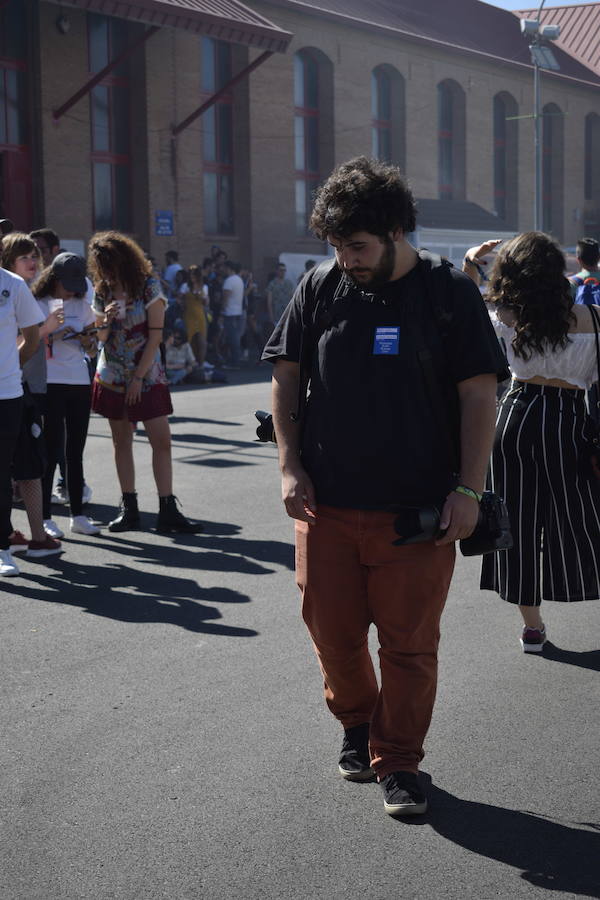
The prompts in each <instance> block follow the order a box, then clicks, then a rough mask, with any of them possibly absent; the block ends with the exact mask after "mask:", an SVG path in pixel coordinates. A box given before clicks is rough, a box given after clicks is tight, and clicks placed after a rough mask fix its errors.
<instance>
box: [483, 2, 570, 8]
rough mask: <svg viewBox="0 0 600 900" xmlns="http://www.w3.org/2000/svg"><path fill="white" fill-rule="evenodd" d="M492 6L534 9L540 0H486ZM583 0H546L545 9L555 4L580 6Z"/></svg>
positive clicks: (537, 6)
mask: <svg viewBox="0 0 600 900" xmlns="http://www.w3.org/2000/svg"><path fill="white" fill-rule="evenodd" d="M486 2H487V3H489V5H490V6H499V7H500V8H501V9H533V7H534V6H535V7H536V8H537V9H539V6H540V0H533V2H527V0H486ZM579 5H581V0H546V2H545V3H544V9H551V8H552V7H553V6H579Z"/></svg>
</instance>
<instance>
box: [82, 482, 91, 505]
mask: <svg viewBox="0 0 600 900" xmlns="http://www.w3.org/2000/svg"><path fill="white" fill-rule="evenodd" d="M91 499H92V489H91V487H90V486H89V484H86V483H85V481H84V482H83V493H82V495H81V502H82V504H83V505H84V506H85V504H86V503H89V502H90V501H91Z"/></svg>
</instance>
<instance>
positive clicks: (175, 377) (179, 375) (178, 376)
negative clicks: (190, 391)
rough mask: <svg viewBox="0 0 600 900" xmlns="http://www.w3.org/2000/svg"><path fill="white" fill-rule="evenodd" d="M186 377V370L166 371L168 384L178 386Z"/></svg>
mask: <svg viewBox="0 0 600 900" xmlns="http://www.w3.org/2000/svg"><path fill="white" fill-rule="evenodd" d="M186 375H187V369H167V378H168V380H169V384H179V382H180V381H183V379H184V378H185V376H186Z"/></svg>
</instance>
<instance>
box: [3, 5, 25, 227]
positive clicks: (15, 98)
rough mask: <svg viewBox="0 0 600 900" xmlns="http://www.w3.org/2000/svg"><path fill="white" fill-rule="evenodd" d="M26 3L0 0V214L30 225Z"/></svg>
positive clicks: (19, 225)
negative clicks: (1, 2)
mask: <svg viewBox="0 0 600 900" xmlns="http://www.w3.org/2000/svg"><path fill="white" fill-rule="evenodd" d="M29 30H30V29H29V23H28V14H27V7H26V4H24V3H22V2H20V0H8V2H7V3H3V4H0V218H10V219H12V220H13V221H14V222H15V223H16V224H17V227H18V228H20V229H21V230H24V231H26V230H28V229H29V228H30V227H31V219H32V187H33V184H32V172H31V144H30V140H31V138H30V127H29V126H30V123H29V114H30V111H29V103H28V78H29V73H28V69H29V59H28V48H27V34H28V31H29Z"/></svg>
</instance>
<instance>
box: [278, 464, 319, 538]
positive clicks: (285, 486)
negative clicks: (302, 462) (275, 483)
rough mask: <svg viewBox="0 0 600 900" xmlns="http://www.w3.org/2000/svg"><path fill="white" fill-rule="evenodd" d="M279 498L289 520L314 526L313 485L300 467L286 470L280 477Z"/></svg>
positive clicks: (314, 504)
mask: <svg viewBox="0 0 600 900" xmlns="http://www.w3.org/2000/svg"><path fill="white" fill-rule="evenodd" d="M281 497H282V499H283V505H284V506H285V511H286V512H287V514H288V516H289V517H290V518H291V519H299V520H300V521H301V522H308V524H309V525H314V524H315V522H316V518H317V516H316V512H317V504H316V499H315V489H314V487H313V483H312V481H311V480H310V478H309V477H308V475H307V473H306V472H305V471H304V469H303V468H302V466H298V467H296V468H294V469H291V470H290V469H287V470H285V471H284V472H283V473H282V476H281Z"/></svg>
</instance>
